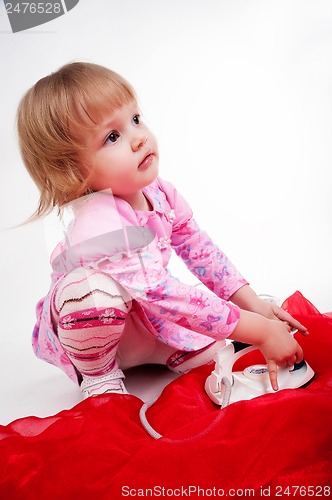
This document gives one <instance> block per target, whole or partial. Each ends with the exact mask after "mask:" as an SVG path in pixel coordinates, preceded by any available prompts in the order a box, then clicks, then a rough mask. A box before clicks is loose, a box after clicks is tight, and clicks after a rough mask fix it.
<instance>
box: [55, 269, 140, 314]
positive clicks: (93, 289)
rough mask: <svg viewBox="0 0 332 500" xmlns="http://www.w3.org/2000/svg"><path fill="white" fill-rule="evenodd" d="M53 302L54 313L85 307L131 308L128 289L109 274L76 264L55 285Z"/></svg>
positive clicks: (127, 310)
mask: <svg viewBox="0 0 332 500" xmlns="http://www.w3.org/2000/svg"><path fill="white" fill-rule="evenodd" d="M53 305H54V309H55V312H56V314H57V315H58V316H63V315H64V314H69V313H73V312H77V311H82V310H87V309H92V308H95V309H106V308H116V309H118V310H119V311H122V312H123V313H128V312H129V311H130V309H131V305H132V300H131V297H130V295H129V294H128V292H127V291H126V290H125V289H124V288H123V287H122V286H121V285H120V284H119V283H117V282H116V281H115V280H114V279H113V278H112V277H111V276H109V275H107V274H105V273H103V272H101V271H99V270H95V269H90V268H84V267H80V268H77V269H75V270H74V271H71V272H70V273H68V274H67V275H65V276H64V277H63V278H62V279H61V281H60V282H59V284H58V285H57V287H56V290H55V293H54V300H53Z"/></svg>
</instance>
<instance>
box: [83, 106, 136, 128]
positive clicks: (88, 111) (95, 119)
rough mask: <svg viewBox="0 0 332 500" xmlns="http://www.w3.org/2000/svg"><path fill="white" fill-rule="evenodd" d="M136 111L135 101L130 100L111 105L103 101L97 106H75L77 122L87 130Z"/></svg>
mask: <svg viewBox="0 0 332 500" xmlns="http://www.w3.org/2000/svg"><path fill="white" fill-rule="evenodd" d="M137 109H138V104H137V101H136V99H130V100H126V101H123V102H117V103H113V102H110V101H107V100H106V101H105V102H104V103H99V105H96V104H94V105H92V106H89V105H86V103H80V104H79V105H78V106H77V114H78V121H79V122H81V124H82V125H83V126H86V127H87V128H91V129H94V128H95V127H98V126H100V125H103V124H104V122H106V121H112V120H116V119H118V118H121V117H122V116H123V115H125V114H126V113H130V112H135V111H136V110H137Z"/></svg>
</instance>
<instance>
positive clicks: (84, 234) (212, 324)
mask: <svg viewBox="0 0 332 500" xmlns="http://www.w3.org/2000/svg"><path fill="white" fill-rule="evenodd" d="M144 194H145V195H146V197H147V198H148V200H149V201H150V203H151V205H152V207H153V210H152V211H150V212H140V211H135V210H133V209H132V208H131V206H130V205H129V204H128V203H127V202H125V201H124V200H122V199H120V198H117V197H115V196H113V195H112V194H111V193H108V192H105V191H103V192H97V193H93V194H91V195H88V196H86V197H83V198H80V199H78V200H76V201H75V202H74V203H73V204H72V205H71V207H70V208H71V210H72V221H71V223H70V224H69V226H68V229H67V232H66V237H65V239H64V240H63V241H62V242H60V243H59V244H58V245H57V247H56V248H55V250H54V252H53V254H52V256H51V265H52V268H53V273H52V285H51V288H50V291H49V293H48V294H47V296H46V297H44V298H43V299H41V300H40V301H39V302H38V304H37V323H36V326H35V328H34V332H33V348H34V351H35V353H36V355H37V356H38V357H40V358H42V359H44V360H45V361H47V362H49V363H52V364H55V365H57V366H59V367H60V368H62V369H63V370H64V371H65V372H66V373H67V375H68V376H69V377H70V378H72V379H73V380H75V381H77V380H78V377H77V373H76V370H75V368H74V366H73V365H72V363H71V362H70V360H69V359H68V357H67V355H66V354H65V352H64V350H63V349H62V346H61V344H60V342H59V340H58V337H57V334H56V332H55V331H54V329H53V326H52V322H51V314H50V301H51V300H52V295H53V292H54V288H55V286H56V283H57V281H58V280H59V279H60V278H61V277H63V276H64V275H65V274H66V273H67V272H69V271H72V270H74V269H75V268H78V267H79V266H85V267H92V268H99V269H101V270H102V271H103V272H105V273H107V274H109V275H110V276H111V277H112V278H114V280H116V281H117V282H119V283H120V284H121V285H122V286H123V288H125V289H126V290H127V291H128V292H129V294H130V295H131V297H132V298H133V299H135V307H136V310H138V311H139V313H140V317H141V318H142V321H143V323H144V324H145V326H146V327H147V328H148V330H149V331H150V333H151V334H152V335H154V336H155V337H156V338H158V339H159V340H160V341H162V342H165V343H167V344H169V345H171V346H173V347H174V348H175V349H180V350H183V351H193V350H197V349H201V348H203V347H205V346H206V345H208V344H210V343H211V342H213V341H214V340H221V339H224V338H226V337H228V336H229V335H230V334H231V333H232V332H233V330H234V328H235V327H236V325H237V322H238V320H239V317H240V311H239V308H238V307H237V306H235V305H234V304H232V303H231V302H228V299H229V298H230V296H231V295H232V294H233V293H235V292H236V291H237V290H238V289H239V288H240V287H241V286H243V285H244V284H246V283H247V281H246V280H244V279H243V277H242V276H241V275H240V273H239V272H238V271H237V270H236V269H235V267H234V266H233V264H232V263H231V262H230V261H229V260H228V258H227V257H226V256H225V255H224V254H223V253H222V252H221V250H219V248H218V247H217V246H216V245H215V244H214V243H213V242H212V241H211V239H210V238H209V236H208V235H207V234H206V233H205V232H204V231H202V230H201V229H200V228H199V227H198V225H197V223H196V222H195V220H194V219H193V215H192V210H191V209H190V207H189V206H188V204H187V203H186V201H185V200H184V199H183V197H182V196H181V195H180V194H179V193H178V192H177V191H176V189H175V188H174V187H173V186H172V185H171V184H170V183H168V182H165V181H163V180H161V179H160V178H158V179H156V181H154V182H153V183H152V184H151V185H149V186H147V187H146V188H145V189H144ZM172 248H173V249H174V250H175V252H176V253H177V255H178V256H179V257H181V259H182V260H183V261H184V262H185V264H186V265H187V267H188V268H189V270H190V271H191V272H192V273H193V274H194V275H195V276H196V277H197V278H198V279H199V280H200V281H201V282H202V283H204V285H206V287H207V288H209V289H210V290H211V291H212V292H213V293H209V292H205V291H202V290H198V289H197V288H195V287H194V286H191V285H187V284H184V283H181V282H179V281H178V280H177V279H176V278H174V277H173V276H171V274H170V273H169V271H168V269H167V265H168V263H169V259H170V256H171V252H172Z"/></svg>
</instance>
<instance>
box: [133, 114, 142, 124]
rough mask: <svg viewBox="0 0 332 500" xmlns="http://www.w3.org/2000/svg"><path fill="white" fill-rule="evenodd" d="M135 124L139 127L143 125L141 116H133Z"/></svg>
mask: <svg viewBox="0 0 332 500" xmlns="http://www.w3.org/2000/svg"><path fill="white" fill-rule="evenodd" d="M133 122H134V123H135V125H139V124H140V123H141V116H140V115H134V116H133Z"/></svg>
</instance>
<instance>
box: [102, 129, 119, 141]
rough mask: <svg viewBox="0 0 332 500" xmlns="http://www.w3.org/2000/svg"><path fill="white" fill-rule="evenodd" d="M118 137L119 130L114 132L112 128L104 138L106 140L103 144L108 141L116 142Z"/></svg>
mask: <svg viewBox="0 0 332 500" xmlns="http://www.w3.org/2000/svg"><path fill="white" fill-rule="evenodd" d="M119 137H120V134H119V132H115V131H114V130H113V132H111V133H110V134H108V136H107V138H106V141H105V144H108V143H110V142H111V143H112V144H113V143H114V142H116V141H117V140H118V139H119Z"/></svg>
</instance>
